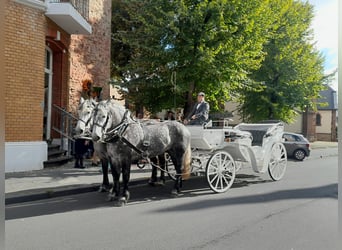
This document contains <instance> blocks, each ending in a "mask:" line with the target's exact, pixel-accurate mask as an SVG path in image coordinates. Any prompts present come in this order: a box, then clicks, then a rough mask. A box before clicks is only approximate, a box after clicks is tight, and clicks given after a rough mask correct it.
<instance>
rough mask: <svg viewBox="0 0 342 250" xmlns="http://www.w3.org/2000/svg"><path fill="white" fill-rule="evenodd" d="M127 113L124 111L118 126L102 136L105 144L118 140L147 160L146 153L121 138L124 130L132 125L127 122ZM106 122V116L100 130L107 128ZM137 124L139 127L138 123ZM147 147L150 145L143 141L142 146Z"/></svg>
mask: <svg viewBox="0 0 342 250" xmlns="http://www.w3.org/2000/svg"><path fill="white" fill-rule="evenodd" d="M128 113H129V111H128V110H127V109H126V111H125V114H124V115H123V117H122V120H121V122H120V123H119V124H118V125H116V126H115V127H114V128H113V129H112V130H110V131H108V132H106V133H105V134H104V136H105V137H104V141H105V142H106V143H108V142H115V141H118V140H120V141H121V142H123V143H125V144H126V145H127V146H129V147H130V148H131V149H133V150H134V151H135V152H136V153H138V154H139V155H141V157H142V158H144V159H147V158H148V154H147V153H146V151H144V150H141V149H139V148H137V147H136V146H135V145H133V144H132V143H131V142H130V141H129V140H127V139H126V138H125V137H124V136H123V134H124V132H125V131H126V129H127V128H128V126H129V125H130V124H132V123H130V122H129V121H128ZM108 120H109V116H107V119H106V121H105V123H104V124H103V126H102V129H104V128H105V127H106V126H107V123H108ZM136 123H138V122H136ZM138 124H139V125H140V126H141V124H140V123H138ZM149 145H150V144H149V141H148V140H144V143H143V146H144V147H148V146H149Z"/></svg>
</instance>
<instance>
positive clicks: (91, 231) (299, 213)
mask: <svg viewBox="0 0 342 250" xmlns="http://www.w3.org/2000/svg"><path fill="white" fill-rule="evenodd" d="M333 150H337V149H333ZM322 152H323V151H322ZM324 152H327V153H318V151H316V153H317V155H313V157H311V158H309V159H308V160H305V161H304V162H294V161H289V162H288V168H287V172H286V176H285V177H284V179H282V180H281V181H278V182H273V181H271V179H270V177H269V176H268V175H267V174H255V173H254V172H252V170H251V169H242V170H241V172H240V174H238V176H237V179H236V181H235V183H234V185H233V187H232V188H231V189H230V190H228V192H226V193H224V194H213V193H212V192H211V191H210V189H209V188H208V186H207V184H206V182H205V178H203V177H196V178H195V177H194V178H192V179H191V180H189V181H186V182H185V183H184V188H183V194H182V195H181V196H180V197H178V198H171V197H170V195H169V192H170V190H171V183H167V185H166V186H164V187H149V186H147V185H143V186H139V187H134V188H132V189H131V200H130V202H129V204H127V205H126V206H125V207H115V206H113V203H110V202H106V201H105V194H99V193H96V192H91V193H86V194H80V195H73V196H65V197H60V198H55V199H48V200H40V201H35V202H27V203H20V204H13V205H8V206H6V249H24V250H29V249H32V250H33V249H34V250H39V249H44V250H50V249H51V250H52V249H61V250H62V249H63V250H67V249H70V250H71V249H72V250H76V249H82V250H87V249H90V250H95V249H96V250H102V249H103V250H105V249H139V250H142V249H158V250H159V249H211V250H212V249H234V250H235V249H243V250H249V249H251V250H252V249H253V250H259V249H260V250H268V249H269V250H283V249H284V250H306V249H310V250H316V249H317V250H322V249H324V250H330V249H331V250H335V249H338V248H337V246H336V242H337V206H338V204H337V203H338V201H337V156H335V155H336V154H335V153H332V154H330V153H329V152H331V149H330V150H329V151H327V150H326V151H324ZM321 156H322V157H321Z"/></svg>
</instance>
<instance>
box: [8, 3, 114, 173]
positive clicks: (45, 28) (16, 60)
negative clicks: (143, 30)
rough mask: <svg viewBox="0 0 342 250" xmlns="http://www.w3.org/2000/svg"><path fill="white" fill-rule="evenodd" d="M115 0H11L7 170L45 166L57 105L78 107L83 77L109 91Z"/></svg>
mask: <svg viewBox="0 0 342 250" xmlns="http://www.w3.org/2000/svg"><path fill="white" fill-rule="evenodd" d="M110 23H111V1H110V0H91V1H90V0H84V1H79V0H70V1H67V0H45V1H44V0H6V2H5V24H4V26H5V79H6V83H5V166H6V169H5V170H6V172H13V171H25V170H35V169H41V168H43V162H44V161H45V160H46V159H47V148H48V145H47V141H51V140H53V139H56V138H58V137H59V136H60V135H59V134H58V133H56V132H55V131H54V130H53V128H52V127H53V126H52V125H53V124H54V123H56V122H58V121H56V120H57V119H58V118H57V115H56V114H54V109H53V107H54V106H55V105H56V106H58V107H61V108H63V109H65V110H67V111H71V112H75V110H76V107H77V105H78V101H79V99H80V93H81V88H82V84H81V82H82V80H84V78H88V79H90V80H92V81H93V82H94V85H95V86H99V87H102V89H103V91H102V95H103V97H104V98H107V97H108V96H109V87H108V84H107V82H108V81H109V78H110V33H111V30H110Z"/></svg>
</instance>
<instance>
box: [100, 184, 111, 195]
mask: <svg viewBox="0 0 342 250" xmlns="http://www.w3.org/2000/svg"><path fill="white" fill-rule="evenodd" d="M108 191H109V187H106V186H103V185H101V186H100V188H99V190H98V192H99V193H106V192H108Z"/></svg>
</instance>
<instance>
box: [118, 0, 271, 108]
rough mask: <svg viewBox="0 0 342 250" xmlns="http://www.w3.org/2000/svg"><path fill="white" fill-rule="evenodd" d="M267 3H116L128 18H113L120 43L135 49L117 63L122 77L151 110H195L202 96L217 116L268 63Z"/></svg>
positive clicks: (185, 0)
mask: <svg viewBox="0 0 342 250" xmlns="http://www.w3.org/2000/svg"><path fill="white" fill-rule="evenodd" d="M117 3H120V5H118V4H117ZM267 4H268V1H267V0H261V1H260V0H250V1H244V0H235V1H228V0H217V1H210V0H202V1H200V0H173V1H171V0H153V1H152V0H130V1H118V0H114V1H113V12H114V11H116V10H115V9H116V7H121V8H124V9H125V11H124V12H125V16H124V17H123V16H122V15H121V16H120V19H119V18H118V16H117V15H113V23H112V26H113V27H114V29H115V30H114V31H113V42H114V43H117V44H125V45H126V46H127V47H129V48H130V58H129V60H127V62H126V64H122V63H121V64H120V62H119V61H117V60H116V59H115V60H114V62H113V65H115V69H116V77H118V78H119V80H120V81H121V82H122V83H124V84H125V85H126V86H127V87H128V88H129V90H130V97H132V99H133V100H135V102H137V103H141V104H143V105H144V106H145V107H147V108H148V109H149V110H151V111H155V110H159V109H161V108H170V107H173V106H177V107H184V106H185V107H188V106H189V105H191V102H192V97H193V94H194V93H196V92H198V91H204V92H206V94H207V99H208V100H209V101H210V104H211V109H216V110H217V109H220V107H222V105H223V104H224V102H225V101H226V100H227V98H228V97H229V95H230V94H229V93H230V92H231V90H233V89H237V88H238V86H239V85H240V84H241V82H242V80H244V79H246V78H247V75H248V73H249V72H250V71H251V70H255V69H257V68H259V66H260V63H261V61H262V60H263V59H264V52H263V50H262V45H263V44H264V43H265V42H266V41H267V35H266V34H267V28H268V27H269V26H270V25H271V23H272V20H271V19H270V18H269V17H270V13H269V12H270V10H269V8H267ZM118 20H119V22H120V23H121V24H120V25H116V23H117V21H118ZM122 23H124V24H122ZM118 27H123V29H118ZM114 48H115V46H114ZM114 53H115V51H114ZM185 101H186V102H185Z"/></svg>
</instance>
